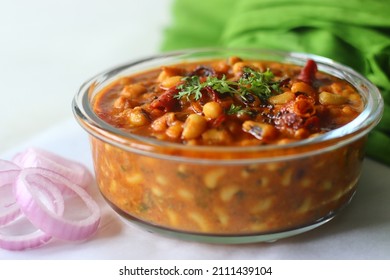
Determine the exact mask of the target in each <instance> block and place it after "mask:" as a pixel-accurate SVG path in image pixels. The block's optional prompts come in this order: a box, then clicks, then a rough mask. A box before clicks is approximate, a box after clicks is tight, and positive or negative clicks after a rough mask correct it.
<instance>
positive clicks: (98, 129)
mask: <svg viewBox="0 0 390 280" xmlns="http://www.w3.org/2000/svg"><path fill="white" fill-rule="evenodd" d="M243 53H244V54H248V55H250V57H253V58H254V59H255V58H256V56H261V57H263V56H264V57H265V58H263V59H267V58H266V57H270V58H274V59H269V60H271V61H279V62H282V63H291V64H296V65H304V63H305V62H306V61H307V60H308V59H313V60H314V61H316V63H317V65H318V68H319V71H323V72H325V73H329V74H331V75H335V76H339V77H341V78H343V79H345V80H347V81H348V82H350V83H351V84H352V85H354V86H355V87H356V88H357V89H358V90H359V93H360V94H361V96H362V98H363V100H364V101H365V107H364V110H363V111H362V113H361V114H360V115H359V116H358V117H357V118H355V119H354V120H353V121H352V122H350V123H348V124H346V125H344V126H342V127H340V128H338V129H335V130H332V131H330V132H327V133H324V134H322V135H319V136H317V137H313V138H308V139H304V140H300V141H296V142H292V143H288V144H283V145H276V144H275V145H262V146H245V147H236V146H188V145H183V144H177V143H171V142H167V141H161V140H158V139H154V138H149V137H143V136H140V135H136V134H132V133H128V132H125V131H123V130H121V129H119V128H116V127H114V126H112V125H110V124H108V123H106V122H104V121H103V120H102V119H101V118H99V117H98V116H97V115H96V114H95V113H94V111H93V109H92V106H91V100H92V98H93V96H94V94H96V93H97V92H98V91H99V90H100V88H99V90H97V88H98V87H99V86H101V85H108V84H109V81H113V80H116V79H117V78H119V77H122V76H121V73H124V72H125V71H128V70H129V69H130V70H131V69H133V68H136V67H139V66H141V67H142V66H143V65H144V64H147V63H149V62H157V61H160V60H162V61H167V63H172V62H174V63H178V62H180V61H184V60H186V59H187V60H188V59H189V58H193V57H197V55H201V54H203V55H207V54H210V58H213V57H217V56H216V55H217V54H220V55H221V54H222V55H224V56H223V57H228V56H229V55H227V54H230V55H234V54H243ZM211 54H212V55H211ZM275 57H276V58H277V59H275ZM203 59H205V58H202V59H201V60H203ZM158 65H160V66H162V65H163V64H158V63H156V65H155V66H154V67H149V69H153V68H156V67H158ZM147 69H148V67H146V68H145V69H142V71H146V70H147ZM136 72H137V71H136ZM123 76H125V75H123ZM357 82H358V83H359V84H357ZM96 85H97V86H96ZM362 88H364V89H365V91H363V90H362ZM383 106H384V105H383V99H382V96H381V94H380V92H379V90H378V88H377V87H376V86H375V85H374V84H372V83H371V82H370V81H369V80H368V79H366V78H365V77H363V76H362V75H361V74H359V73H358V72H356V71H355V70H353V69H352V68H350V67H348V66H345V65H342V64H340V63H338V62H336V61H334V60H331V59H329V58H326V57H322V56H318V55H314V54H308V53H298V52H286V51H278V50H267V49H252V48H251V49H249V48H240V49H238V48H236V49H235V48H198V49H186V50H179V51H172V52H165V53H160V54H157V55H154V56H149V57H145V58H141V59H138V60H134V61H130V62H128V63H124V64H121V65H119V66H116V67H113V68H111V69H108V70H106V71H103V72H102V73H100V74H97V75H95V76H93V77H92V78H90V79H88V80H87V81H86V82H85V83H84V84H82V85H81V87H80V89H79V91H78V92H77V93H76V95H75V96H74V98H73V101H72V109H73V113H74V116H75V118H76V120H77V121H78V123H79V124H80V125H81V126H82V127H83V128H84V129H85V130H86V131H87V132H88V133H89V134H90V135H91V136H94V137H96V138H98V139H100V140H102V141H104V142H106V143H109V144H112V145H114V146H116V147H119V148H121V149H124V150H126V151H129V152H134V153H137V154H141V155H145V156H151V157H155V158H165V159H170V160H177V161H187V162H196V163H206V164H209V163H212V162H215V161H217V162H219V161H220V160H215V159H207V158H189V157H185V156H180V155H172V154H171V155H168V154H164V153H158V152H155V151H154V148H153V147H164V148H168V149H173V150H177V151H190V150H191V151H193V152H197V153H208V152H213V153H233V154H234V153H250V152H261V151H271V150H279V151H280V150H283V149H294V148H296V149H297V150H299V149H298V148H299V147H303V146H311V145H316V144H319V143H326V142H332V144H331V145H329V146H327V145H325V146H323V147H322V148H319V149H312V150H310V149H309V150H307V151H305V152H302V153H297V154H286V155H278V156H276V157H274V156H273V157H261V158H254V159H253V158H250V159H231V160H224V164H236V163H252V162H259V161H260V162H270V161H271V162H272V161H280V160H288V159H292V158H294V159H295V158H301V157H305V156H312V155H315V154H320V153H324V152H327V151H331V150H334V149H336V148H339V147H342V146H344V145H347V144H348V143H351V142H353V141H355V140H357V139H359V138H361V137H364V136H365V135H367V134H368V133H369V132H370V131H371V130H372V129H373V128H374V127H375V126H376V125H377V124H378V122H379V121H380V118H381V116H382V114H383ZM337 139H340V141H337V142H334V140H337Z"/></svg>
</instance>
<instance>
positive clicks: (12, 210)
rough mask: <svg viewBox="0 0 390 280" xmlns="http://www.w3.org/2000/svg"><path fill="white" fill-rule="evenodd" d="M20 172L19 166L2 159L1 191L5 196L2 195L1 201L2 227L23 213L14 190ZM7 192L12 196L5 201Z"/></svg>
mask: <svg viewBox="0 0 390 280" xmlns="http://www.w3.org/2000/svg"><path fill="white" fill-rule="evenodd" d="M19 173H20V168H19V166H17V165H16V164H14V163H12V162H10V161H6V160H1V159H0V191H2V194H3V196H1V197H0V198H1V199H3V202H2V203H1V201H0V227H1V226H4V225H6V224H8V223H10V222H12V221H13V220H15V219H17V218H18V217H19V216H20V215H21V212H20V209H19V206H18V204H17V203H16V198H15V197H14V195H13V191H12V186H13V183H14V182H15V180H16V177H17V176H18V175H19ZM5 192H6V193H8V194H11V195H10V196H11V197H8V196H7V197H6V198H7V202H4V200H5V195H4V193H5Z"/></svg>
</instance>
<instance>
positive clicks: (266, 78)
mask: <svg viewBox="0 0 390 280" xmlns="http://www.w3.org/2000/svg"><path fill="white" fill-rule="evenodd" d="M274 77H275V76H274V73H272V72H271V70H269V69H267V70H266V71H265V72H258V71H255V70H253V69H251V68H250V67H245V68H244V74H243V75H242V77H241V78H240V79H239V80H238V84H239V85H240V89H241V95H243V96H245V95H247V94H250V93H251V94H254V95H256V96H258V97H259V98H260V99H262V100H266V99H268V98H269V97H270V96H271V95H272V92H274V91H276V92H280V82H279V81H276V82H275V81H274V80H273V79H274Z"/></svg>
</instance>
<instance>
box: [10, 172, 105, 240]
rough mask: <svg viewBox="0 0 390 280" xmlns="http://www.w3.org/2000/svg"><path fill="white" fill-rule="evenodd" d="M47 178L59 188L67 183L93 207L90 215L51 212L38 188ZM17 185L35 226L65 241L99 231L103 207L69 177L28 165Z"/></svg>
mask: <svg viewBox="0 0 390 280" xmlns="http://www.w3.org/2000/svg"><path fill="white" fill-rule="evenodd" d="M47 180H49V181H50V182H52V183H53V184H55V185H56V186H57V187H59V188H61V187H64V186H66V188H68V190H69V191H72V192H73V193H74V194H76V195H77V196H79V197H80V198H81V200H82V201H83V203H84V205H85V206H86V208H87V209H88V210H89V212H90V213H89V215H88V216H87V217H86V218H82V219H80V220H73V219H68V218H66V217H63V215H61V214H58V213H56V212H55V211H54V212H53V211H51V210H50V209H49V208H48V207H47V206H46V205H45V204H44V203H42V201H41V200H40V198H39V196H38V190H37V188H41V187H43V186H44V185H46V184H48V181H47ZM49 185H51V184H50V183H49ZM14 187H15V195H16V200H17V202H18V203H19V206H20V208H21V210H22V212H23V213H24V214H25V215H26V217H27V218H28V219H29V220H30V222H31V223H32V224H33V225H34V226H36V227H37V228H39V229H41V230H42V231H44V232H45V233H47V234H49V235H50V236H53V237H56V238H59V239H64V240H84V239H86V238H88V237H90V236H91V235H92V234H94V233H95V232H96V230H97V228H98V226H99V222H100V209H99V206H98V205H97V203H96V202H95V201H94V200H93V199H92V198H91V197H90V196H89V194H88V193H87V192H86V191H85V190H84V189H83V188H81V187H80V186H78V185H76V184H75V183H73V182H71V181H70V180H68V179H67V178H65V177H63V176H61V175H59V174H57V173H55V172H53V171H50V170H47V169H42V168H25V169H23V170H22V171H21V172H20V174H19V176H18V178H17V180H16V182H15V186H14Z"/></svg>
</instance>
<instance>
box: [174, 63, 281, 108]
mask: <svg viewBox="0 0 390 280" xmlns="http://www.w3.org/2000/svg"><path fill="white" fill-rule="evenodd" d="M273 79H274V74H273V73H272V72H271V71H270V70H269V69H267V70H266V71H265V72H258V71H255V70H253V69H251V68H250V67H244V69H243V75H242V77H241V78H240V79H239V80H238V81H229V80H227V79H226V76H225V75H224V76H222V78H217V77H214V76H208V77H207V78H206V81H204V82H201V81H200V79H199V76H187V77H184V78H183V83H182V84H180V85H179V86H178V87H177V89H178V90H179V92H178V94H177V95H175V98H177V99H181V98H183V97H186V98H187V99H188V100H189V99H191V97H192V98H193V99H195V100H199V99H200V98H202V90H203V89H205V88H206V87H210V88H212V89H213V90H215V91H217V92H218V93H221V94H232V95H234V94H238V95H239V96H241V97H242V98H243V99H244V100H245V96H246V95H248V94H253V95H256V96H258V97H259V98H260V99H262V100H265V99H267V98H268V97H270V96H271V95H272V93H273V92H274V91H275V92H280V82H279V81H273Z"/></svg>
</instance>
